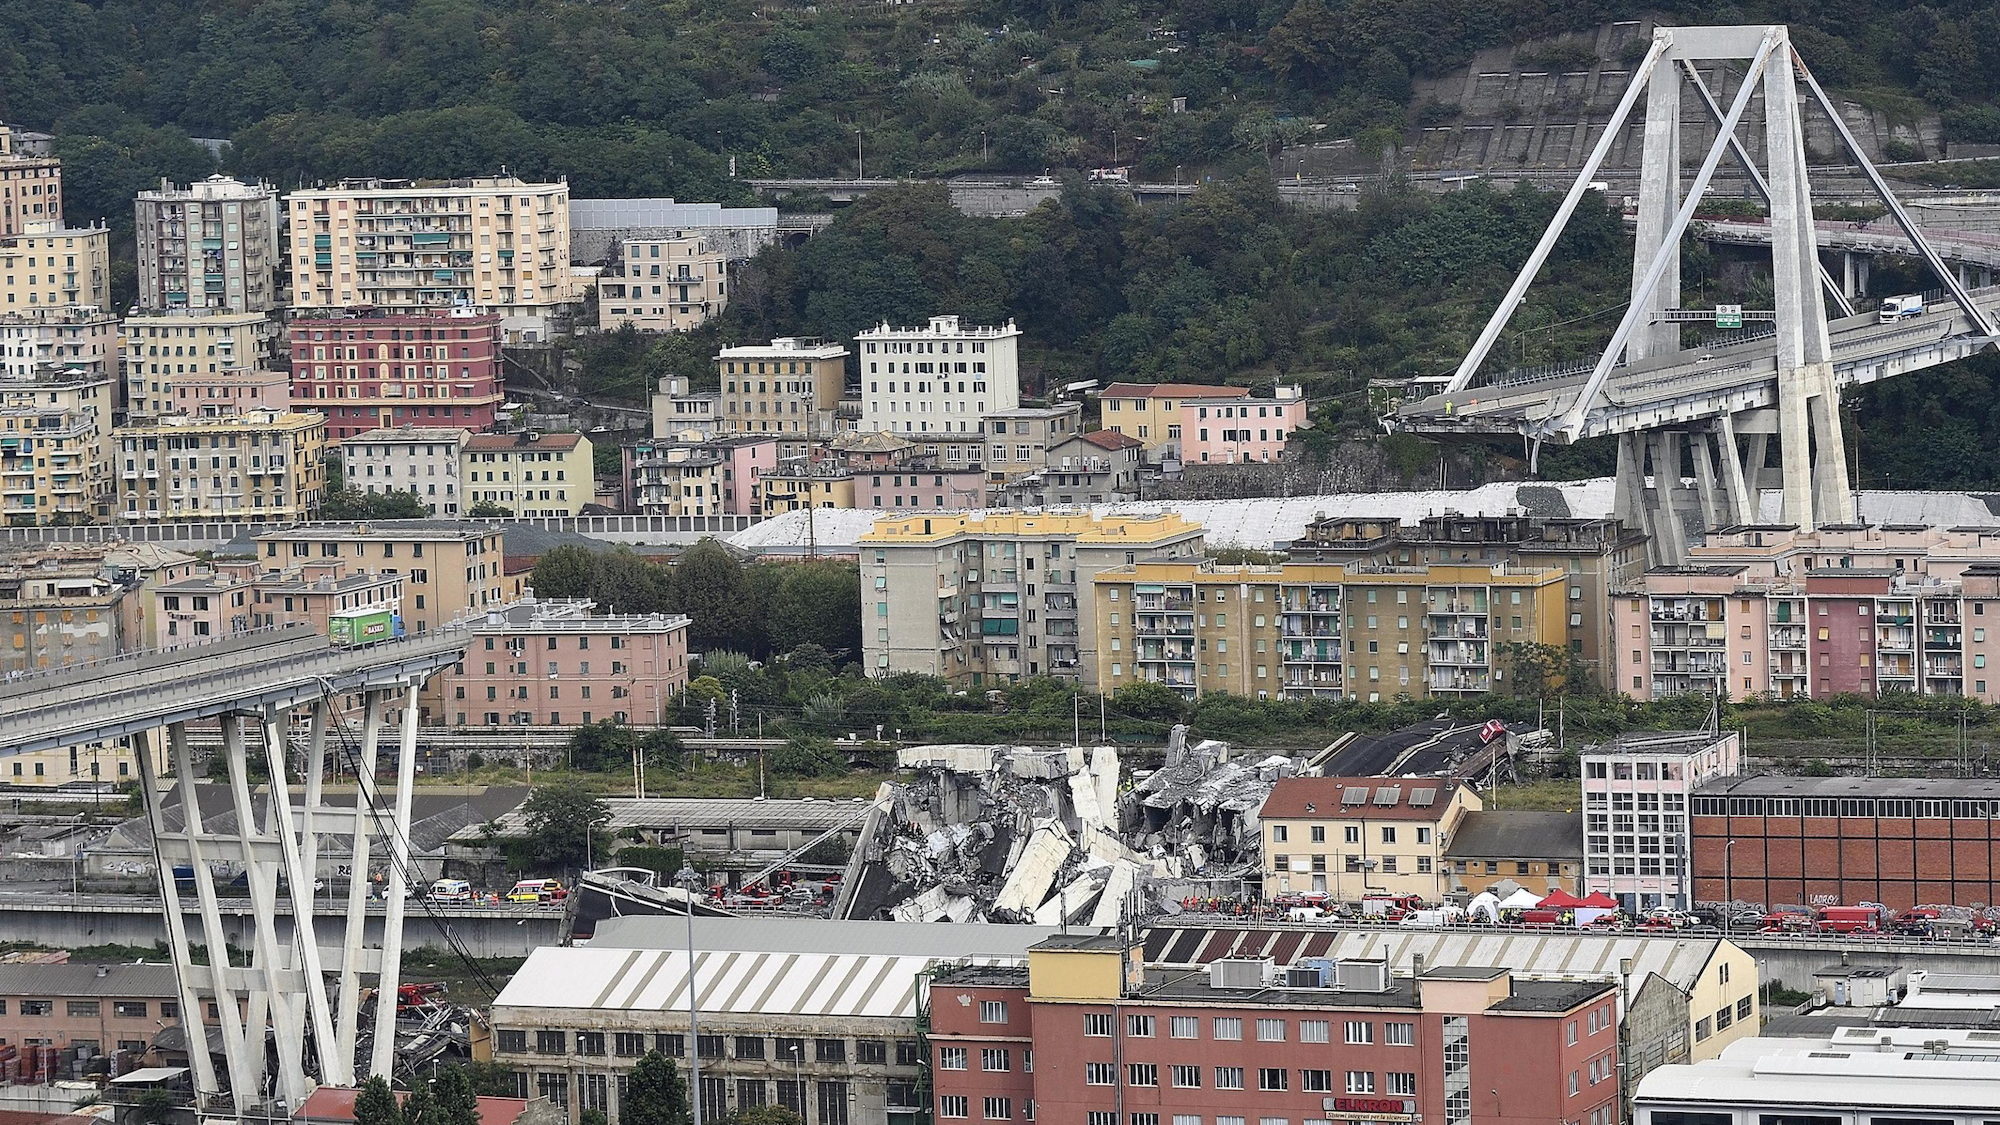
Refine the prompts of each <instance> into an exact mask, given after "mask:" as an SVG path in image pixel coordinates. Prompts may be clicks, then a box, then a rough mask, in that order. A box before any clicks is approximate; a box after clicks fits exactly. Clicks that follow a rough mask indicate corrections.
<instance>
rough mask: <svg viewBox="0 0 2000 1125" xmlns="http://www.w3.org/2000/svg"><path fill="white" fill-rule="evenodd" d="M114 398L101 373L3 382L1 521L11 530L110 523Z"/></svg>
mask: <svg viewBox="0 0 2000 1125" xmlns="http://www.w3.org/2000/svg"><path fill="white" fill-rule="evenodd" d="M112 398H113V392H112V377H111V376H110V375H107V374H105V373H103V372H89V371H77V370H59V371H42V372H40V373H38V374H36V375H34V376H33V377H31V378H27V379H9V380H6V381H5V382H0V516H4V518H5V519H6V521H7V523H8V524H9V525H10V526H30V527H32V526H36V525H44V526H46V525H50V524H68V523H90V522H93V521H96V520H100V519H104V518H106V517H108V516H109V515H110V513H111V489H112V478H111V420H112V416H111V409H112Z"/></svg>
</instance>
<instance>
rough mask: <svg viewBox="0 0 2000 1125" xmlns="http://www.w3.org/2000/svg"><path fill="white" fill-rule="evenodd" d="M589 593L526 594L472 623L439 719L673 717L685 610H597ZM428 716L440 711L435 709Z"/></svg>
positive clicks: (658, 720) (488, 722)
mask: <svg viewBox="0 0 2000 1125" xmlns="http://www.w3.org/2000/svg"><path fill="white" fill-rule="evenodd" d="M594 608H595V604H594V603H593V602H591V601H589V600H587V599H574V600H553V601H538V600H536V599H534V598H524V599H522V600H521V601H519V602H516V603H514V604H512V605H507V606H501V607H498V608H495V609H489V610H488V611H487V612H486V615H485V618H484V619H483V620H479V621H475V622H474V623H473V625H472V643H471V645H470V646H469V647H467V649H466V650H465V659H464V660H463V661H462V662H460V663H459V664H457V665H455V666H453V667H452V668H451V669H450V670H449V671H446V672H444V673H443V674H442V675H440V676H439V677H438V685H437V686H438V687H439V688H440V689H441V690H442V693H443V698H444V714H443V715H442V716H441V721H443V722H448V723H451V724H452V725H454V726H460V727H464V726H487V727H497V726H500V725H502V724H504V723H525V724H527V725H530V726H550V727H559V726H566V725H576V724H583V725H588V724H590V723H593V722H596V721H597V720H599V719H612V720H615V721H617V722H620V723H651V724H653V725H655V726H659V725H664V723H665V722H666V714H667V710H666V709H667V707H668V706H669V705H670V704H671V703H672V702H673V699H674V697H675V696H677V695H679V694H680V693H681V691H682V690H683V689H685V688H686V687H687V682H688V660H687V630H688V625H689V623H690V622H689V619H688V618H687V617H686V616H685V615H683V614H677V613H673V614H668V613H651V614H638V613H613V614H607V615H604V616H601V617H600V616H597V615H595V614H593V613H592V610H593V609H594ZM429 721H440V719H433V720H429Z"/></svg>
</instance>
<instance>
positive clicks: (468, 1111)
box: [431, 1066, 479, 1125]
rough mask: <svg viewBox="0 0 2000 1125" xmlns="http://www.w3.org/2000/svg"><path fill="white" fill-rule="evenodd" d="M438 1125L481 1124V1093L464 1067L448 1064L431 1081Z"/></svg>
mask: <svg viewBox="0 0 2000 1125" xmlns="http://www.w3.org/2000/svg"><path fill="white" fill-rule="evenodd" d="M431 1094H432V1096H433V1097H435V1098H436V1099H437V1125H479V1094H478V1091H476V1090H475V1089H474V1088H473V1079H472V1076H471V1075H470V1074H468V1073H467V1072H466V1070H465V1068H464V1067H458V1066H448V1067H445V1068H444V1069H443V1070H440V1071H439V1072H438V1076H437V1077H436V1078H435V1079H433V1080H432V1081H431Z"/></svg>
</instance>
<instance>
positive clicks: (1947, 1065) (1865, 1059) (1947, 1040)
mask: <svg viewBox="0 0 2000 1125" xmlns="http://www.w3.org/2000/svg"><path fill="white" fill-rule="evenodd" d="M1996 1048H2000V1031H1992V1030H1985V1029H1977V1028H1970V1027H1959V1028H1944V1027H1922V1028H1897V1027H1883V1026H1879V1025H1878V1026H1866V1027H1863V1026H1843V1027H1841V1028H1838V1029H1836V1030H1835V1031H1834V1032H1833V1034H1831V1035H1825V1036H1810V1037H1802V1038H1791V1039H1779V1038H1766V1037H1756V1038H1750V1039H1739V1040H1737V1041H1736V1042H1734V1043H1731V1044H1730V1045H1729V1046H1727V1047H1725V1048H1723V1051H1722V1054H1721V1055H1720V1056H1719V1057H1717V1058H1713V1059H1708V1060H1705V1061H1703V1062H1698V1063H1691V1064H1677V1065H1672V1066H1663V1067H1658V1068H1656V1069H1654V1070H1652V1071H1650V1072H1649V1073H1648V1074H1647V1075H1646V1076H1645V1078H1644V1079H1642V1080H1641V1081H1640V1083H1639V1088H1638V1091H1637V1095H1636V1100H1637V1101H1638V1102H1640V1103H1643V1104H1650V1105H1686V1104H1690V1103H1693V1104H1716V1105H1724V1104H1726V1105H1730V1106H1737V1105H1744V1104H1750V1105H1759V1104H1762V1105H1771V1106H1774V1107H1775V1106H1784V1107H1786V1108H1787V1109H1790V1108H1791V1107H1799V1108H1800V1109H1802V1110H1803V1109H1805V1108H1807V1107H1826V1108H1827V1109H1828V1110H1829V1111H1834V1112H1839V1113H1841V1114H1842V1115H1848V1114H1854V1113H1856V1112H1857V1111H1860V1112H1866V1109H1875V1108H1883V1109H1926V1110H1935V1111H1937V1113H1942V1114H1944V1115H1946V1116H1956V1115H1957V1114H1963V1113H1976V1112H1985V1113H1987V1114H1992V1113H1994V1112H1996V1111H2000V1050H1996ZM1864 1107H1865V1108H1864ZM1937 1113H1934V1114H1932V1116H1936V1115H1937Z"/></svg>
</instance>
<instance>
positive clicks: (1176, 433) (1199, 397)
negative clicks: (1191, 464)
mask: <svg viewBox="0 0 2000 1125" xmlns="http://www.w3.org/2000/svg"><path fill="white" fill-rule="evenodd" d="M1098 397H1099V400H1100V402H1101V404H1102V413H1101V416H1100V418H1099V424H1100V425H1102V426H1103V427H1104V428H1105V429H1107V430H1110V431H1111V432H1112V433H1117V434H1125V435H1126V436H1128V437H1135V438H1138V439H1139V440H1140V441H1143V442H1145V443H1146V448H1147V449H1149V450H1154V449H1160V448H1162V447H1165V448H1167V449H1168V450H1170V451H1171V453H1172V455H1173V456H1174V457H1176V458H1178V457H1179V456H1180V442H1181V425H1182V413H1181V407H1182V406H1184V405H1185V404H1187V403H1189V402H1204V401H1208V400H1218V401H1227V402H1234V401H1236V400H1238V399H1248V398H1249V397H1250V389H1249V388H1248V387H1218V386H1209V385H1206V384H1200V383H1113V384H1111V385H1110V386H1108V387H1106V388H1104V390H1103V391H1101V392H1099V393H1098Z"/></svg>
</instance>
